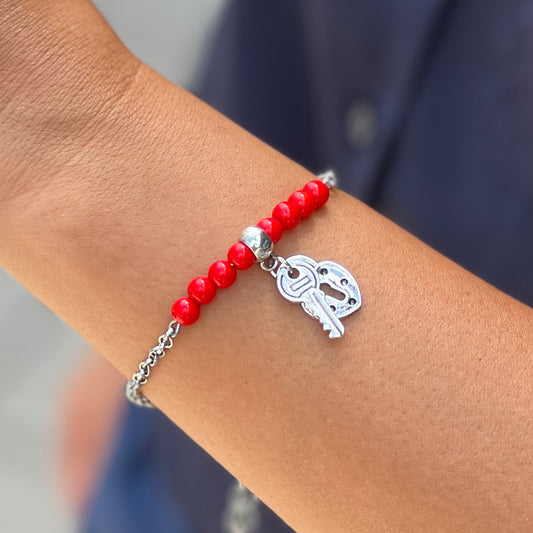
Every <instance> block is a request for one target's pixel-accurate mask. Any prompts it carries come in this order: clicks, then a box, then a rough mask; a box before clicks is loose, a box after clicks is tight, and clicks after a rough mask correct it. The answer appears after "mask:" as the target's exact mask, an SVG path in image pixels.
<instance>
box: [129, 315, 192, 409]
mask: <svg viewBox="0 0 533 533" xmlns="http://www.w3.org/2000/svg"><path fill="white" fill-rule="evenodd" d="M180 327H181V324H179V323H178V322H176V321H175V320H172V321H171V322H170V324H169V325H168V328H167V330H166V331H165V333H163V335H161V336H160V337H159V339H158V344H157V345H156V346H154V347H153V348H150V350H148V356H147V357H146V359H144V360H143V361H141V362H140V363H139V370H138V371H137V372H134V374H133V376H132V377H131V380H130V381H128V382H127V383H126V389H125V391H124V392H125V394H126V398H128V400H129V401H130V402H131V403H134V404H135V405H139V406H141V407H154V405H153V404H152V402H151V401H150V400H149V399H148V398H146V396H143V395H142V394H140V388H141V386H142V385H144V384H145V383H146V382H147V381H148V378H149V377H150V373H151V371H152V368H153V367H154V366H155V365H157V362H158V361H159V359H161V358H162V357H164V356H165V350H168V349H169V348H172V346H173V344H174V338H175V337H176V335H177V334H178V333H179V331H180Z"/></svg>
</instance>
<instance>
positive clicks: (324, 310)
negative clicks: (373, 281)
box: [262, 255, 361, 339]
mask: <svg viewBox="0 0 533 533" xmlns="http://www.w3.org/2000/svg"><path fill="white" fill-rule="evenodd" d="M262 266H263V265H262ZM276 267H277V270H274V269H275V268H276ZM264 269H265V270H270V271H271V273H272V274H273V275H274V276H275V277H276V280H277V286H278V290H279V292H280V293H281V295H282V296H283V297H284V298H286V299H287V300H289V301H290V302H298V303H300V304H301V305H302V307H303V309H304V311H305V312H306V313H307V314H308V315H310V316H312V317H314V318H316V319H317V320H318V321H319V322H320V323H321V324H322V327H323V329H324V330H325V331H329V337H330V339H336V338H339V337H342V336H343V335H344V325H343V324H342V322H341V321H340V319H341V318H344V317H346V316H348V315H350V314H352V313H353V312H355V311H357V309H359V308H360V307H361V293H360V291H359V286H358V285H357V282H356V281H355V279H354V277H353V276H352V275H351V274H350V272H348V270H346V269H345V268H344V267H343V266H341V265H339V264H338V263H335V262H333V261H321V262H320V263H317V262H316V261H315V260H313V259H311V258H310V257H307V256H305V255H293V256H292V257H289V258H288V259H283V258H281V257H279V256H275V258H273V261H270V262H269V263H267V264H266V265H265V266H264ZM323 287H324V288H325V289H327V288H328V287H329V288H330V289H331V290H330V292H331V294H328V293H327V292H325V291H324V290H323ZM337 296H339V297H337Z"/></svg>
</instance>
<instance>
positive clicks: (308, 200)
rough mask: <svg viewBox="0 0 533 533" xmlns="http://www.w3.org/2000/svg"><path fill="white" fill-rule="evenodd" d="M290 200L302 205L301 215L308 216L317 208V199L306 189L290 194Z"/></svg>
mask: <svg viewBox="0 0 533 533" xmlns="http://www.w3.org/2000/svg"><path fill="white" fill-rule="evenodd" d="M289 202H292V203H294V204H296V205H297V206H299V207H300V216H301V217H302V218H307V217H309V216H311V215H312V214H313V211H314V210H315V204H316V199H315V196H314V195H313V194H310V193H308V192H306V191H295V192H293V193H292V194H291V195H290V196H289Z"/></svg>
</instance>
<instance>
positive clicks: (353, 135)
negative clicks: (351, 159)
mask: <svg viewBox="0 0 533 533" xmlns="http://www.w3.org/2000/svg"><path fill="white" fill-rule="evenodd" d="M344 127H345V135H346V141H347V142H348V144H349V145H350V146H351V147H352V148H355V149H361V148H368V147H369V146H370V145H371V144H372V143H373V142H374V141H375V140H376V137H377V133H378V114H377V110H376V106H375V105H374V104H372V102H370V101H368V100H356V101H355V102H354V103H353V104H352V105H351V106H350V107H349V108H348V111H347V113H346V116H345V123H344Z"/></svg>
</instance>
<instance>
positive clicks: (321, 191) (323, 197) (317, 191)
mask: <svg viewBox="0 0 533 533" xmlns="http://www.w3.org/2000/svg"><path fill="white" fill-rule="evenodd" d="M302 191H305V192H308V193H309V194H312V195H313V196H314V197H315V198H316V209H318V208H320V207H322V206H323V205H324V204H325V203H326V202H327V201H328V198H329V189H328V186H327V185H326V184H325V183H324V182H323V181H320V180H311V181H308V182H307V183H306V184H305V185H304V188H303V189H302Z"/></svg>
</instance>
